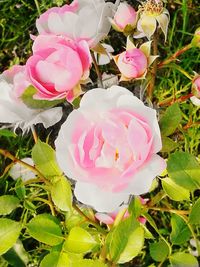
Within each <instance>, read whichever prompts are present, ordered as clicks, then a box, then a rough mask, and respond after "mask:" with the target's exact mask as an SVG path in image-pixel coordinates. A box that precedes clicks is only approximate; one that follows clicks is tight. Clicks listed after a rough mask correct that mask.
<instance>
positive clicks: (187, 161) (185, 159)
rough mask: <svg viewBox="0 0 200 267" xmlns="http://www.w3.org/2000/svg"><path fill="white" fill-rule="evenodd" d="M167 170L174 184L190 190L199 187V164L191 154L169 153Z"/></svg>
mask: <svg viewBox="0 0 200 267" xmlns="http://www.w3.org/2000/svg"><path fill="white" fill-rule="evenodd" d="M167 170H168V173H169V176H170V177H171V179H172V180H173V181H174V182H175V183H176V184H178V185H180V186H182V187H184V188H186V189H188V190H191V191H193V190H195V189H198V188H200V166H199V163H198V162H197V160H196V159H195V157H194V156H193V155H191V154H189V153H187V152H175V153H174V154H171V155H170V157H169V160H168V162H167Z"/></svg>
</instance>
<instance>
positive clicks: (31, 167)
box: [0, 149, 48, 183]
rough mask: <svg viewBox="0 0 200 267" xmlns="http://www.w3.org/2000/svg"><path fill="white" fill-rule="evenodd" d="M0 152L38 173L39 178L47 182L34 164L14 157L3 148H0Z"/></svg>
mask: <svg viewBox="0 0 200 267" xmlns="http://www.w3.org/2000/svg"><path fill="white" fill-rule="evenodd" d="M0 154H1V155H3V156H4V157H5V158H9V159H11V160H12V161H13V162H14V163H19V164H21V165H22V166H24V167H26V168H28V169H29V170H31V171H32V172H34V173H35V174H36V175H38V176H39V177H40V179H41V180H42V181H43V182H45V183H48V181H47V179H46V178H45V177H44V176H43V175H42V173H41V172H40V171H39V170H37V169H36V168H35V167H34V166H32V165H29V164H28V163H26V162H24V161H22V160H20V159H18V158H16V157H15V156H13V155H12V154H11V153H10V152H9V151H7V150H4V149H0Z"/></svg>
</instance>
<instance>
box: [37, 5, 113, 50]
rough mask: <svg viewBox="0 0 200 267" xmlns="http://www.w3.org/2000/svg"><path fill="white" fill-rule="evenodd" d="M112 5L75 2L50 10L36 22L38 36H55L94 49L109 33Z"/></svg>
mask: <svg viewBox="0 0 200 267" xmlns="http://www.w3.org/2000/svg"><path fill="white" fill-rule="evenodd" d="M113 10H114V4H112V3H111V2H107V3H105V1H104V0H93V1H88V0H75V1H73V3H72V4H71V5H64V6H63V7H57V8H51V9H49V10H48V11H47V12H45V13H44V14H42V15H41V16H40V17H39V19H38V20H37V21H36V27H37V29H38V32H39V33H40V34H56V35H62V36H65V37H68V38H70V39H73V40H75V41H80V40H86V41H87V42H88V44H89V46H90V47H94V46H95V45H96V44H97V43H98V42H99V41H101V40H102V39H103V38H104V37H105V36H106V35H107V34H108V32H109V30H110V27H111V24H110V22H109V19H108V18H109V17H112V14H113Z"/></svg>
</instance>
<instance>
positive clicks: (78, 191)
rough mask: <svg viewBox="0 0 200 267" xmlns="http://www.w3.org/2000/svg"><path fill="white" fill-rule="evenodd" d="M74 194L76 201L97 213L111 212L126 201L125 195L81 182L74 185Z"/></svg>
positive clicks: (126, 195)
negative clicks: (90, 207)
mask: <svg viewBox="0 0 200 267" xmlns="http://www.w3.org/2000/svg"><path fill="white" fill-rule="evenodd" d="M74 194H75V196H76V198H77V199H78V201H80V202H82V203H84V204H86V205H89V206H92V207H93V208H94V209H95V210H97V211H98V212H112V211H114V210H116V209H117V208H118V207H119V206H120V205H121V204H122V203H123V202H124V201H127V199H128V194H126V193H112V192H108V191H105V190H101V189H100V188H99V187H97V186H95V185H93V184H91V183H81V182H77V183H76V185H75V190H74Z"/></svg>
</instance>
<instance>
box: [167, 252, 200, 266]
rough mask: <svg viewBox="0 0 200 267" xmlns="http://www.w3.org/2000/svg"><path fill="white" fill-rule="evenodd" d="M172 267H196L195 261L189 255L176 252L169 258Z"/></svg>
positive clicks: (196, 262)
mask: <svg viewBox="0 0 200 267" xmlns="http://www.w3.org/2000/svg"><path fill="white" fill-rule="evenodd" d="M169 259H170V263H171V266H172V267H189V266H190V267H198V266H199V264H198V261H197V259H196V258H195V257H194V256H192V255H191V254H189V253H184V252H177V253H174V254H173V255H171V256H170V258H169Z"/></svg>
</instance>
